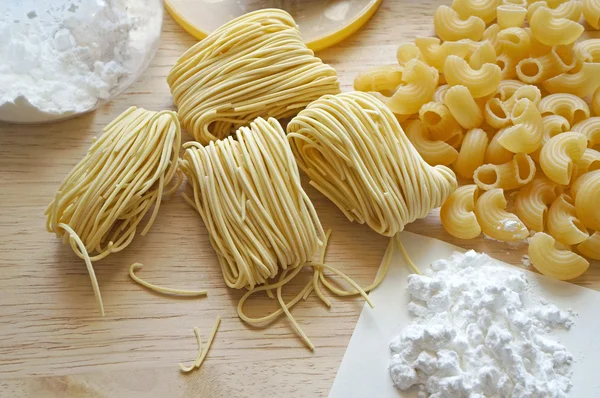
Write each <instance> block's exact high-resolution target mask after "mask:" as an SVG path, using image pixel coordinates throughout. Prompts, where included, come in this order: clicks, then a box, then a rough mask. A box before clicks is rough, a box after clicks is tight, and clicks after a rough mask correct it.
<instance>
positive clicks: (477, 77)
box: [444, 55, 502, 98]
mask: <svg viewBox="0 0 600 398" xmlns="http://www.w3.org/2000/svg"><path fill="white" fill-rule="evenodd" d="M444 76H445V77H446V80H447V81H448V84H449V85H450V86H457V85H462V86H465V87H466V88H468V89H469V91H470V92H471V94H472V96H473V98H481V97H485V96H487V95H490V94H493V93H494V92H495V91H496V89H497V88H498V85H499V84H500V81H501V80H502V76H501V71H500V67H499V66H498V65H495V64H485V65H483V66H482V67H481V68H480V69H478V70H474V69H473V68H471V67H470V66H469V64H468V63H467V61H465V60H464V59H462V58H460V57H457V56H455V55H450V56H448V58H446V63H445V64H444Z"/></svg>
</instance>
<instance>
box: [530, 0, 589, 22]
mask: <svg viewBox="0 0 600 398" xmlns="http://www.w3.org/2000/svg"><path fill="white" fill-rule="evenodd" d="M540 7H544V8H548V9H550V12H551V13H552V16H554V17H555V18H567V19H570V20H571V21H575V22H579V19H580V18H581V11H582V9H583V6H582V4H581V2H579V1H575V0H569V1H565V2H563V3H561V4H558V5H556V7H554V8H553V7H549V5H548V3H547V2H545V1H536V2H533V3H531V4H530V5H529V7H528V8H527V18H528V19H530V18H531V17H532V16H533V13H534V12H535V11H537V9H538V8H540Z"/></svg>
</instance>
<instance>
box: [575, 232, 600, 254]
mask: <svg viewBox="0 0 600 398" xmlns="http://www.w3.org/2000/svg"><path fill="white" fill-rule="evenodd" d="M577 250H578V251H579V253H581V254H583V255H584V256H586V257H589V258H593V259H594V260H600V232H594V233H593V234H592V236H590V237H589V238H587V239H586V240H585V241H583V242H581V243H580V244H579V245H578V246H577Z"/></svg>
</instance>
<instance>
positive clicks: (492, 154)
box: [485, 129, 514, 165]
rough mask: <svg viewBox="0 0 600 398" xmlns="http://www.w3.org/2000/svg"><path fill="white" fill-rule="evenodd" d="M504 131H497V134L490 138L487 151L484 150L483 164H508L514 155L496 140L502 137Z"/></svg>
mask: <svg viewBox="0 0 600 398" xmlns="http://www.w3.org/2000/svg"><path fill="white" fill-rule="evenodd" d="M504 130H505V129H501V130H498V132H497V133H496V134H495V135H494V137H492V139H491V140H490V143H489V144H488V147H487V149H486V150H485V163H491V164H498V165H500V164H504V163H507V162H510V161H511V159H512V158H513V156H514V153H512V152H511V151H509V150H508V149H506V148H504V147H503V146H502V145H501V144H500V143H499V142H498V139H499V138H500V137H501V136H502V134H503V133H504Z"/></svg>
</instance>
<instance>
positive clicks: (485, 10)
mask: <svg viewBox="0 0 600 398" xmlns="http://www.w3.org/2000/svg"><path fill="white" fill-rule="evenodd" d="M500 2H501V0H454V1H452V9H453V10H454V11H456V12H457V13H458V15H459V16H460V17H461V18H464V19H466V18H468V17H469V16H471V15H473V16H476V17H479V18H481V19H482V20H483V21H484V22H485V23H486V24H489V23H490V22H492V21H493V20H494V19H496V7H497V6H499V5H500Z"/></svg>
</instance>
